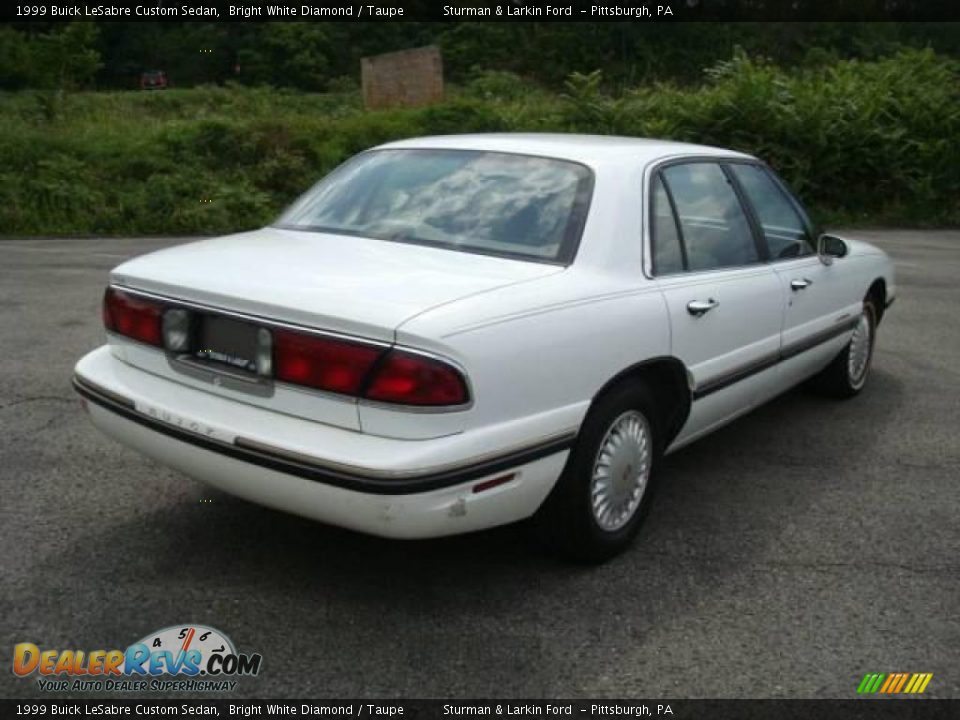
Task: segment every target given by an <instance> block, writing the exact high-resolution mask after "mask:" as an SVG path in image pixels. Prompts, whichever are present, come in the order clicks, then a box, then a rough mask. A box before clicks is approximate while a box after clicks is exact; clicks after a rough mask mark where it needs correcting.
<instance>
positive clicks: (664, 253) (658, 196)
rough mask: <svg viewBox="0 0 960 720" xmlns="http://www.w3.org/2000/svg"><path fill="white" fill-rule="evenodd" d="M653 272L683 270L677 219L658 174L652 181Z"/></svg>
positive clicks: (658, 273) (665, 272)
mask: <svg viewBox="0 0 960 720" xmlns="http://www.w3.org/2000/svg"><path fill="white" fill-rule="evenodd" d="M653 272H654V274H656V275H670V274H671V273H678V272H683V251H682V250H681V245H680V233H679V231H678V230H677V220H676V218H675V217H674V215H673V208H672V207H671V205H670V198H669V197H668V196H667V190H666V188H665V187H664V186H663V181H662V180H661V179H660V176H659V175H658V176H657V177H656V179H655V180H654V181H653Z"/></svg>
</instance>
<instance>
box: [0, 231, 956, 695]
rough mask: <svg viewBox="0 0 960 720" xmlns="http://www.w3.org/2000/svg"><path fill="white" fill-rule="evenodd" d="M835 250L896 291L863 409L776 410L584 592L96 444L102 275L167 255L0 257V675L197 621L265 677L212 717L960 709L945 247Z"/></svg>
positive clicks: (892, 242) (582, 576)
mask: <svg viewBox="0 0 960 720" xmlns="http://www.w3.org/2000/svg"><path fill="white" fill-rule="evenodd" d="M849 234H850V235H852V236H855V237H863V238H865V239H867V240H871V241H874V242H876V243H878V244H879V245H880V246H882V247H884V248H885V249H886V250H888V251H889V252H890V253H891V254H892V256H893V257H894V259H895V261H896V263H897V272H898V285H899V290H898V299H897V302H896V304H895V305H894V306H893V308H892V309H891V311H890V313H889V314H888V315H887V317H886V318H885V319H884V322H883V324H882V325H881V327H880V332H879V339H878V346H877V351H876V357H875V363H874V369H873V376H872V378H871V380H870V382H869V384H868V386H867V388H866V390H865V391H864V393H863V394H862V395H861V396H860V397H859V398H857V399H855V400H853V401H850V402H836V401H830V400H825V399H822V398H819V397H817V396H814V395H810V394H808V393H806V392H804V391H793V392H790V393H788V394H786V395H784V396H782V397H781V398H779V399H777V400H776V401H774V402H772V403H770V404H769V405H767V406H766V407H764V408H761V409H760V410H758V411H756V412H754V413H752V414H750V415H749V416H747V417H745V418H743V419H741V420H739V421H737V422H736V423H734V424H732V425H730V426H728V427H726V428H724V429H722V430H720V431H719V432H717V433H715V434H714V435H712V436H710V437H708V438H706V439H704V440H702V441H700V442H699V443H697V444H695V445H693V446H691V447H690V448H688V449H686V450H683V451H681V452H679V453H677V454H676V455H674V456H672V457H670V458H668V459H667V461H666V462H665V464H664V466H663V468H662V472H661V481H662V482H661V489H660V494H659V497H658V498H657V500H656V502H655V503H654V506H653V510H652V513H651V516H650V519H649V521H648V523H647V525H646V526H645V528H644V529H643V532H642V533H641V535H640V538H639V542H638V543H637V544H636V545H635V546H634V547H633V549H632V550H630V551H629V552H627V553H626V554H625V555H623V556H621V557H619V558H617V559H615V560H614V561H612V562H610V563H608V564H607V565H604V566H603V567H599V568H583V567H576V566H569V565H564V564H562V563H560V562H558V561H556V560H554V559H552V558H550V557H549V556H545V555H544V554H543V553H542V552H541V551H539V550H538V549H537V547H536V546H535V545H533V544H532V543H531V542H530V541H529V539H528V537H527V535H526V533H525V532H524V530H523V528H522V527H511V528H503V529H499V530H495V531H491V532H486V533H481V534H477V535H473V536H468V537H458V538H449V539H442V540H436V541H424V542H391V541H386V540H379V539H375V538H370V537H365V536H361V535H357V534H353V533H350V532H347V531H342V530H337V529H334V528H329V527H324V526H322V525H318V524H314V523H311V522H309V521H306V520H302V519H299V518H296V517H292V516H288V515H284V514H281V513H278V512H274V511H271V510H267V509H265V508H261V507H258V506H256V505H251V504H248V503H245V502H243V501H240V500H236V499H234V498H231V497H229V496H227V495H223V494H222V493H219V492H216V491H212V490H210V489H207V488H206V487H204V486H203V485H201V484H200V483H197V482H195V481H193V480H191V479H188V478H186V477H183V476H181V475H178V474H177V473H174V472H172V471H169V470H167V469H165V468H163V467H161V466H159V465H157V464H155V463H153V462H151V461H149V460H146V459H144V458H141V457H139V456H138V455H136V454H135V453H133V452H131V451H128V450H126V449H125V448H123V447H121V446H119V445H117V444H115V443H113V442H112V441H110V440H108V439H107V438H105V437H103V436H101V435H100V434H99V433H98V432H97V431H95V430H94V429H93V428H92V427H91V426H90V424H89V423H88V422H87V420H86V418H85V417H84V415H83V413H82V412H81V410H80V404H79V402H78V401H77V400H76V399H75V398H74V396H73V393H72V391H71V389H70V384H69V383H70V373H71V369H72V366H73V364H74V362H75V361H76V360H77V359H78V358H79V357H80V356H81V355H82V354H83V353H85V352H87V351H88V350H91V349H93V348H94V347H96V346H98V345H100V344H101V343H102V342H103V333H102V330H101V327H100V309H99V305H100V297H101V293H102V289H103V285H104V283H105V280H106V277H107V271H108V270H109V269H110V268H111V267H113V266H114V265H116V264H118V263H119V262H121V261H122V260H123V259H125V258H127V257H130V256H133V255H137V254H140V253H143V252H146V251H149V250H152V249H155V248H159V247H164V246H168V245H171V244H174V243H176V242H180V241H179V240H173V239H150V238H138V239H76V240H42V239H36V240H3V241H0V258H2V261H0V330H2V335H0V336H2V338H3V349H4V352H3V353H2V356H0V483H2V498H3V500H2V505H0V537H2V542H3V548H4V553H3V559H2V570H3V575H2V577H3V582H2V585H0V618H2V621H0V622H2V626H0V627H2V632H0V652H3V653H12V648H13V645H14V643H17V642H24V641H29V642H34V643H37V644H39V645H41V646H44V647H55V648H67V647H70V648H79V649H87V650H89V649H100V648H114V647H120V648H123V647H125V646H126V645H127V644H128V643H130V642H133V641H136V640H138V639H139V638H141V637H142V636H144V635H145V634H146V633H147V632H149V631H151V630H155V629H159V628H162V627H166V626H169V625H173V624H180V623H188V622H196V623H206V624H209V625H212V626H214V627H217V628H219V629H221V630H223V631H224V632H225V633H226V634H228V635H229V636H230V637H231V638H232V639H233V641H234V642H235V643H236V645H237V646H238V648H239V649H240V650H241V651H246V652H260V653H262V654H263V656H264V669H263V672H262V673H261V674H260V676H258V677H256V678H248V679H244V680H243V681H242V682H241V683H240V685H239V687H238V689H237V691H236V692H235V693H233V694H231V695H230V696H229V697H233V698H239V697H273V698H281V697H350V696H364V697H367V698H375V697H382V698H387V697H402V696H408V697H409V696H412V697H421V698H422V697H464V698H467V697H469V698H476V697H491V698H507V697H538V696H547V697H600V696H611V697H612V696H620V697H632V698H644V697H645V698H653V699H656V698H657V697H661V698H665V697H671V698H684V697H837V698H852V697H854V696H855V690H856V686H857V684H858V683H859V681H860V679H861V678H862V677H863V675H864V674H865V673H867V672H893V671H900V672H932V673H933V674H934V676H933V679H932V681H931V682H930V685H929V687H928V689H927V692H926V695H927V696H930V697H960V482H958V479H960V441H958V438H957V428H960V361H958V358H960V323H958V322H957V316H956V311H957V307H958V306H960V289H958V288H960V285H958V281H957V278H958V277H960V232H958V231H927V232H915V231H875V232H867V231H864V232H850V233H849ZM201 500H207V501H212V502H203V503H201ZM8 657H10V656H9V655H8ZM36 695H38V691H37V688H36V681H35V680H21V679H17V678H15V677H13V675H12V674H11V673H9V672H8V673H0V696H2V697H31V696H36Z"/></svg>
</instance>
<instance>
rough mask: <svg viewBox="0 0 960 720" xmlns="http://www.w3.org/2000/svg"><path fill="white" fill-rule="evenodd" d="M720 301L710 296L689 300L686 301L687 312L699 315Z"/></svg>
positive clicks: (711, 308) (695, 315)
mask: <svg viewBox="0 0 960 720" xmlns="http://www.w3.org/2000/svg"><path fill="white" fill-rule="evenodd" d="M719 304H720V303H719V302H717V301H716V300H714V299H713V298H710V299H709V300H691V301H690V302H688V303H687V312H688V313H690V314H691V315H693V316H694V317H700V316H701V315H703V314H704V313H708V312H710V311H711V310H713V309H714V308H715V307H716V306H717V305H719Z"/></svg>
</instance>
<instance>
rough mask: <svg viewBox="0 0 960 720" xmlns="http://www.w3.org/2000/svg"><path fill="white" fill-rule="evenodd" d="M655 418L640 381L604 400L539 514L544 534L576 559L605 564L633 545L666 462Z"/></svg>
mask: <svg viewBox="0 0 960 720" xmlns="http://www.w3.org/2000/svg"><path fill="white" fill-rule="evenodd" d="M655 418H656V412H655V406H654V403H653V397H652V394H651V393H650V392H649V391H648V390H647V388H646V387H644V386H643V385H641V384H638V383H636V384H635V383H631V384H624V385H621V386H619V387H617V388H615V389H613V390H611V391H609V392H608V393H607V394H605V395H604V396H603V397H601V398H600V399H599V400H597V402H596V403H595V404H594V406H593V408H591V410H590V412H589V413H588V414H587V418H586V419H585V420H584V423H583V427H582V429H581V431H580V436H579V438H578V439H577V443H576V445H575V446H574V448H573V450H572V451H571V454H570V457H569V459H568V460H567V465H566V467H565V469H564V471H563V474H562V475H561V476H560V479H559V480H558V481H557V485H556V487H554V489H553V492H551V494H550V496H549V497H548V498H547V500H546V501H545V502H544V504H543V507H541V509H540V511H539V513H538V514H537V518H536V522H537V525H538V527H539V530H540V534H541V537H543V538H544V539H545V540H546V541H547V542H548V544H549V545H550V546H551V547H553V548H554V549H556V550H558V551H560V552H561V553H563V554H564V555H566V556H567V557H570V558H573V559H577V560H581V561H586V562H600V561H603V560H605V559H607V558H609V557H612V556H613V555H616V554H617V553H619V552H621V551H622V550H623V549H624V548H626V547H627V546H628V545H629V544H630V541H631V540H632V539H633V537H634V536H635V535H636V534H637V531H638V530H639V529H640V525H641V524H642V522H643V518H644V517H645V516H646V513H647V510H648V509H649V504H650V500H651V497H652V482H651V481H652V473H653V468H654V465H655V463H656V462H657V460H658V458H659V445H658V431H657V427H656V421H655Z"/></svg>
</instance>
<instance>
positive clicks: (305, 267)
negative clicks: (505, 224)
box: [111, 228, 561, 342]
mask: <svg viewBox="0 0 960 720" xmlns="http://www.w3.org/2000/svg"><path fill="white" fill-rule="evenodd" d="M560 270H561V268H560V267H558V266H555V265H549V264H542V263H534V262H523V261H518V260H510V259H504V258H498V257H489V256H485V255H477V254H472V253H466V252H456V251H450V250H442V249H438V248H430V247H423V246H417V245H408V244H404V243H399V242H389V241H383V240H374V239H368V238H360V237H348V236H343V235H333V234H329V233H315V232H303V231H294V230H283V229H279V228H264V229H262V230H256V231H253V232H247V233H240V234H237V235H228V236H225V237H219V238H211V239H209V240H201V241H198V242H193V243H188V244H186V245H179V246H176V247H172V248H167V249H165V250H160V251H157V252H154V253H150V254H148V255H144V256H141V257H138V258H134V259H133V260H130V261H128V262H125V263H123V264H122V265H120V266H118V267H117V268H116V269H114V271H113V272H112V273H111V280H112V282H114V283H116V284H119V285H125V286H127V287H131V288H135V289H140V290H145V291H148V292H154V293H158V294H161V295H168V296H170V297H175V298H181V299H184V300H192V301H194V302H199V303H203V304H207V305H212V306H216V307H223V308H226V309H230V310H236V311H238V312H243V313H249V314H252V315H260V316H264V317H269V318H271V319H276V320H284V321H287V322H292V323H297V324H302V325H308V326H311V327H317V328H322V329H326V330H334V331H339V332H344V333H349V334H353V335H359V336H363V337H368V338H372V339H377V340H383V341H388V342H389V341H392V340H393V333H394V329H395V328H396V327H397V326H398V325H400V324H401V323H402V322H403V321H404V320H407V319H409V318H411V317H413V316H414V315H418V314H420V313H422V312H425V311H426V310H429V309H430V308H433V307H436V306H438V305H442V304H445V303H448V302H452V301H454V300H457V299H460V298H463V297H466V296H468V295H474V294H476V293H482V292H487V291H489V290H493V289H495V288H498V287H503V286H505V285H511V284H513V283H517V282H523V281H525V280H531V279H534V278H538V277H543V276H546V275H550V274H553V273H556V272H559V271H560Z"/></svg>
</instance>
